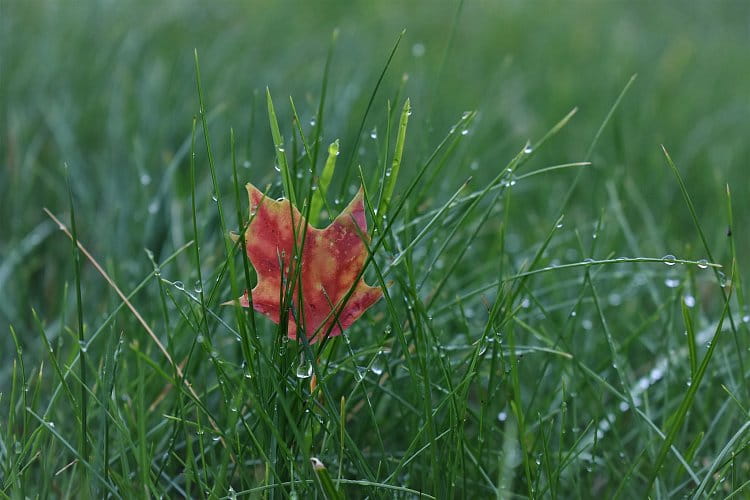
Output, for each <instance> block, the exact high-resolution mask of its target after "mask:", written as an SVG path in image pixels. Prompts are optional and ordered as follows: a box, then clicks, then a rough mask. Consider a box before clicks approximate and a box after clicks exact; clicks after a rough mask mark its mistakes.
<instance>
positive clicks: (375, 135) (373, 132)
mask: <svg viewBox="0 0 750 500" xmlns="http://www.w3.org/2000/svg"><path fill="white" fill-rule="evenodd" d="M377 138H378V128H377V127H375V128H373V129H372V130H371V131H370V139H373V140H375V139H377Z"/></svg>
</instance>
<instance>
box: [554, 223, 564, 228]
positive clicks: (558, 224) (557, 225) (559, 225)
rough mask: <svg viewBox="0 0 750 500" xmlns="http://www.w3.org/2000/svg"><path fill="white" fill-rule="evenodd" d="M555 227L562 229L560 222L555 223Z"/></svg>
mask: <svg viewBox="0 0 750 500" xmlns="http://www.w3.org/2000/svg"><path fill="white" fill-rule="evenodd" d="M555 227H556V228H557V229H562V227H563V223H562V222H558V223H557V224H556V225H555Z"/></svg>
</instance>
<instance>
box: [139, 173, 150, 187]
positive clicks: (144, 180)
mask: <svg viewBox="0 0 750 500" xmlns="http://www.w3.org/2000/svg"><path fill="white" fill-rule="evenodd" d="M141 184H143V185H144V186H148V185H149V184H151V176H150V175H148V174H145V173H144V174H141Z"/></svg>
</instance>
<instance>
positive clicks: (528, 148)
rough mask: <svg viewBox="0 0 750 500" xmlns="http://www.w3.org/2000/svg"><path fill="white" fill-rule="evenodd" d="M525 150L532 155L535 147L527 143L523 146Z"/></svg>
mask: <svg viewBox="0 0 750 500" xmlns="http://www.w3.org/2000/svg"><path fill="white" fill-rule="evenodd" d="M523 152H524V153H526V154H527V155H530V154H531V153H533V152H534V148H532V147H531V144H529V143H527V144H526V147H525V148H523Z"/></svg>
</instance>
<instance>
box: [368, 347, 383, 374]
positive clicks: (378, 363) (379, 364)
mask: <svg viewBox="0 0 750 500" xmlns="http://www.w3.org/2000/svg"><path fill="white" fill-rule="evenodd" d="M385 362H386V359H385V356H384V354H383V351H378V355H377V356H376V357H375V360H374V361H373V362H372V365H370V371H371V372H372V373H374V374H375V375H378V376H380V375H382V374H383V372H384V371H385Z"/></svg>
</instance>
